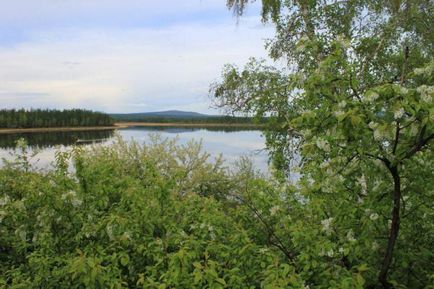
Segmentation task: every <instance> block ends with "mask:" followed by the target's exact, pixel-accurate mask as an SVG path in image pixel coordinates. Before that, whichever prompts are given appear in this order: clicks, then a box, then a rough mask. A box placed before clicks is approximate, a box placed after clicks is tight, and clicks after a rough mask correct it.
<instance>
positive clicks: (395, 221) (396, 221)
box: [378, 165, 401, 288]
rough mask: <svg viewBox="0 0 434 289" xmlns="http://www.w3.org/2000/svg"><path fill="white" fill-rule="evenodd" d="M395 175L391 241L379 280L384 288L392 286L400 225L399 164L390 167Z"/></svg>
mask: <svg viewBox="0 0 434 289" xmlns="http://www.w3.org/2000/svg"><path fill="white" fill-rule="evenodd" d="M388 168H389V171H390V173H391V174H392V177H393V184H394V189H393V209H392V225H391V227H390V234H389V241H388V243H387V249H386V255H385V256H384V259H383V264H382V266H381V271H380V274H379V276H378V280H379V282H380V283H381V285H382V286H383V288H391V287H392V286H391V284H390V283H389V282H388V281H387V275H388V272H389V268H390V264H391V263H392V258H393V249H394V248H395V243H396V239H397V238H398V233H399V225H400V216H399V213H400V206H401V178H400V176H399V172H398V166H397V165H395V166H392V167H388Z"/></svg>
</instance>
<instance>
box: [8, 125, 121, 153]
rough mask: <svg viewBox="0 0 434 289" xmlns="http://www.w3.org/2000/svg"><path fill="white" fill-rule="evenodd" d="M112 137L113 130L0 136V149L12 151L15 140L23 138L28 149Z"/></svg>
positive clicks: (101, 140)
mask: <svg viewBox="0 0 434 289" xmlns="http://www.w3.org/2000/svg"><path fill="white" fill-rule="evenodd" d="M113 135H114V130H98V131H69V132H67V131H61V132H25V133H14V134H2V135H0V148H2V149H12V148H14V147H15V145H16V142H17V140H19V139H20V138H23V139H25V140H26V142H27V145H28V146H29V147H30V148H40V149H43V148H50V147H54V146H59V145H61V146H71V145H73V144H80V143H83V144H84V143H88V142H104V141H106V140H108V139H110V138H112V137H113Z"/></svg>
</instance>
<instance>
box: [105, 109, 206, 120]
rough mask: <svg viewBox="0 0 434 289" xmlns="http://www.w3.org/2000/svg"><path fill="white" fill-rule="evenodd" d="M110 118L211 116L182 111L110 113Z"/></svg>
mask: <svg viewBox="0 0 434 289" xmlns="http://www.w3.org/2000/svg"><path fill="white" fill-rule="evenodd" d="M110 116H111V117H113V118H115V119H130V120H132V119H143V118H153V117H156V118H159V117H164V118H208V117H213V116H212V115H208V114H202V113H198V112H193V111H182V110H166V111H153V112H137V113H111V114H110Z"/></svg>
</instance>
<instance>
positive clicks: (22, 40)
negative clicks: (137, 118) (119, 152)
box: [0, 0, 273, 113]
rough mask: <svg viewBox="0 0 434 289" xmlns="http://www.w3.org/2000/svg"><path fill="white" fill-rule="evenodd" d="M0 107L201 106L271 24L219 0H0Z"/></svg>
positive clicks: (259, 53) (268, 33)
mask: <svg viewBox="0 0 434 289" xmlns="http://www.w3.org/2000/svg"><path fill="white" fill-rule="evenodd" d="M0 3H1V9H0V108H26V109H30V108H57V109H64V108H86V109H92V110H97V111H104V112H111V113H115V112H117V113H127V112H145V111H160V110H169V109H177V110H188V111H197V112H202V113H218V111H216V110H215V109H213V108H210V105H211V101H210V98H209V96H208V89H209V86H210V84H211V83H212V82H213V81H217V80H219V78H220V75H221V71H222V68H223V65H224V64H226V63H232V64H236V65H239V66H242V65H243V64H244V63H246V62H247V61H248V58H249V57H251V56H254V57H258V58H266V56H267V53H266V51H265V49H264V42H265V40H266V39H268V38H271V37H272V35H273V29H272V27H270V26H267V25H263V24H262V23H261V21H260V7H259V6H258V4H254V5H252V6H250V7H249V9H248V10H247V14H246V15H245V16H244V17H243V18H241V19H238V20H237V19H236V18H235V17H234V16H233V14H232V12H231V11H229V10H228V9H227V7H226V5H225V0H182V1H181V0H165V1H155V0H154V1H150V0H14V1H7V0H0Z"/></svg>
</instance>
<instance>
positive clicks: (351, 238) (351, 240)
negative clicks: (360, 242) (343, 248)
mask: <svg viewBox="0 0 434 289" xmlns="http://www.w3.org/2000/svg"><path fill="white" fill-rule="evenodd" d="M347 240H348V241H350V242H355V241H356V239H355V238H354V233H353V230H351V229H350V230H349V231H348V233H347Z"/></svg>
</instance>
